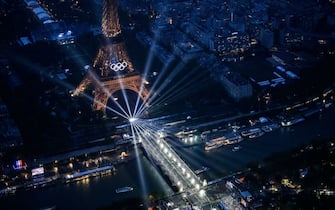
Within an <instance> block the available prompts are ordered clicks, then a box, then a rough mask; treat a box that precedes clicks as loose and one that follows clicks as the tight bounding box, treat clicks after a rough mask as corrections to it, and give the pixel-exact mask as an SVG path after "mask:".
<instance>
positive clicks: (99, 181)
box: [0, 107, 335, 210]
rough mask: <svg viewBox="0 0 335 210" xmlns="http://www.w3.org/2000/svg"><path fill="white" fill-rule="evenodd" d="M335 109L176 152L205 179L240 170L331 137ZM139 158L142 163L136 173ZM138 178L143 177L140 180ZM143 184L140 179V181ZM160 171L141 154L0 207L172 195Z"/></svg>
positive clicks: (73, 205) (86, 204) (90, 204)
mask: <svg viewBox="0 0 335 210" xmlns="http://www.w3.org/2000/svg"><path fill="white" fill-rule="evenodd" d="M334 124H335V109H334V107H330V108H329V110H327V111H326V112H323V113H321V114H320V115H318V116H314V117H312V118H311V119H308V120H305V121H304V122H302V123H300V124H296V125H293V126H292V127H288V128H284V127H281V128H279V129H277V130H275V131H273V132H270V133H266V134H265V135H263V136H262V137H259V138H256V139H252V140H244V141H242V142H241V143H240V145H241V146H242V149H241V150H240V151H238V152H232V150H231V149H232V146H228V147H223V148H220V149H218V150H213V151H210V152H204V150H203V147H200V146H195V147H189V148H183V149H181V150H179V151H178V152H181V153H182V157H183V158H184V159H185V160H186V162H187V163H188V164H189V165H190V167H191V168H193V169H196V168H199V167H201V166H202V165H206V166H208V167H209V168H210V170H209V171H208V172H206V174H204V175H205V177H204V178H206V179H207V180H208V181H210V180H212V179H215V178H218V177H220V176H223V175H226V174H229V173H232V172H237V171H240V170H243V169H244V168H245V166H246V164H247V163H249V162H256V161H261V160H262V159H263V158H265V157H266V156H268V155H270V154H271V153H274V152H280V151H287V150H289V149H292V148H294V147H297V146H299V145H302V144H305V143H308V142H310V141H311V140H313V139H316V138H329V137H334V136H335V129H334ZM138 163H140V165H141V166H142V167H141V168H142V171H141V172H139V169H138ZM141 180H142V181H141ZM141 183H142V184H141ZM123 186H132V187H133V188H134V191H132V192H129V193H125V194H122V193H121V194H116V193H115V189H116V188H118V187H123ZM172 193H173V192H172V190H171V188H170V187H169V186H168V185H167V183H166V182H165V181H164V179H163V178H162V177H161V175H160V174H159V173H158V172H157V171H156V169H155V167H153V166H152V165H151V164H150V162H149V161H148V160H147V159H146V158H145V157H143V156H141V157H140V158H138V159H135V160H132V161H130V162H128V163H126V164H122V165H119V166H117V172H116V173H115V174H114V175H108V176H104V177H99V178H93V179H90V180H89V181H86V182H77V183H70V184H56V185H53V186H50V187H46V188H41V189H35V190H30V191H26V192H18V193H16V194H15V195H13V196H10V197H7V198H2V199H1V200H0V206H1V209H40V208H43V207H48V206H54V205H55V206H57V209H71V210H73V209H80V210H84V209H96V208H98V207H103V206H108V205H110V204H111V203H112V202H113V201H118V200H124V199H125V198H129V197H143V196H148V195H154V196H163V195H170V194H172Z"/></svg>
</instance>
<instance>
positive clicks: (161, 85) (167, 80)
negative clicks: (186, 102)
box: [137, 62, 185, 113]
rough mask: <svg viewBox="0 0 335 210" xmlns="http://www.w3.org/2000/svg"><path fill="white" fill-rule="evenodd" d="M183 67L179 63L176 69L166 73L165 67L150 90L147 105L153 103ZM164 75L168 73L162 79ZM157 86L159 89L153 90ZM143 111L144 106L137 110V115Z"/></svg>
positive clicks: (182, 64)
mask: <svg viewBox="0 0 335 210" xmlns="http://www.w3.org/2000/svg"><path fill="white" fill-rule="evenodd" d="M184 66H185V64H184V63H182V62H180V63H179V64H178V66H177V67H176V68H174V69H173V70H172V72H167V67H168V66H167V65H166V66H165V67H166V68H164V69H163V70H162V71H161V72H160V74H159V76H158V78H157V79H156V81H155V82H154V84H153V86H152V87H151V88H150V94H149V95H150V98H149V99H148V100H147V103H148V104H150V105H152V104H153V101H154V100H155V99H156V97H158V95H160V92H161V91H163V90H164V89H165V88H166V87H167V86H168V85H171V84H170V82H171V81H172V80H173V78H174V77H175V76H176V75H177V74H178V73H179V72H180V70H181V69H182V68H183V67H184ZM166 73H170V74H168V75H166V76H165V77H163V76H164V75H165V74H166ZM161 79H164V81H163V83H160V80H161ZM158 84H159V88H158V89H157V90H155V89H154V88H155V87H156V86H157V85H158ZM153 92H154V93H153ZM144 109H145V104H142V106H141V107H140V108H139V109H138V111H137V113H142V112H143V110H144Z"/></svg>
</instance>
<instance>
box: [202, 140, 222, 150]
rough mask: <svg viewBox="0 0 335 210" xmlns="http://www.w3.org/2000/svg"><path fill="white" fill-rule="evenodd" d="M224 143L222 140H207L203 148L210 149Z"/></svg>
mask: <svg viewBox="0 0 335 210" xmlns="http://www.w3.org/2000/svg"><path fill="white" fill-rule="evenodd" d="M223 145H224V141H217V142H207V143H206V146H205V150H206V151H209V150H212V149H216V148H219V147H221V146H223Z"/></svg>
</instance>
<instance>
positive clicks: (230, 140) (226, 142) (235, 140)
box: [223, 135, 243, 145]
mask: <svg viewBox="0 0 335 210" xmlns="http://www.w3.org/2000/svg"><path fill="white" fill-rule="evenodd" d="M242 140H243V137H242V136H241V135H233V136H231V137H226V139H225V140H224V143H223V144H224V145H229V144H236V143H240V142H241V141H242Z"/></svg>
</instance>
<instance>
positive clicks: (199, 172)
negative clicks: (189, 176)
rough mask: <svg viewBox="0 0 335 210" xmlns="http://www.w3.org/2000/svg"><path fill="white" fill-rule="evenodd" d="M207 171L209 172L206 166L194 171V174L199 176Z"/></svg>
mask: <svg viewBox="0 0 335 210" xmlns="http://www.w3.org/2000/svg"><path fill="white" fill-rule="evenodd" d="M208 170H209V168H208V167H206V166H202V167H201V168H199V169H197V170H195V171H194V173H195V174H196V175H198V174H201V173H203V172H205V171H208Z"/></svg>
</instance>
